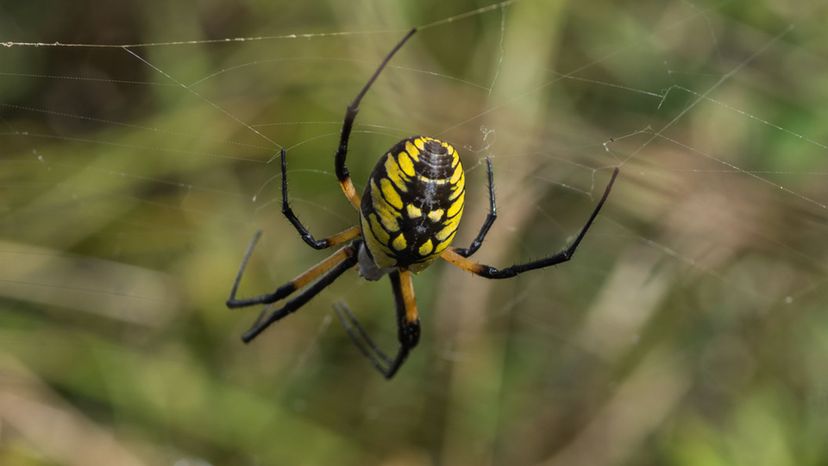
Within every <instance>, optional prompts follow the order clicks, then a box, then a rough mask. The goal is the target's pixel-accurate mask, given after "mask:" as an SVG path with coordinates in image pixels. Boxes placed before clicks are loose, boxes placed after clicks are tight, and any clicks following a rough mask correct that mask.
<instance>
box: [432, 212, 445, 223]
mask: <svg viewBox="0 0 828 466" xmlns="http://www.w3.org/2000/svg"><path fill="white" fill-rule="evenodd" d="M444 212H445V211H444V210H443V209H437V210H432V211H431V212H429V213H428V219H429V220H431V221H432V222H439V221H440V219H441V218H443V213H444Z"/></svg>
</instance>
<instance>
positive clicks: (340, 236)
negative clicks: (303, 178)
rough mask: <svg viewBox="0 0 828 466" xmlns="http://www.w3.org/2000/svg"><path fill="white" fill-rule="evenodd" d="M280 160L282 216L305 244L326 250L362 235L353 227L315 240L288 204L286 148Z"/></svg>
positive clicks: (357, 228) (358, 229) (356, 227)
mask: <svg viewBox="0 0 828 466" xmlns="http://www.w3.org/2000/svg"><path fill="white" fill-rule="evenodd" d="M280 159H281V167H282V168H281V172H282V214H284V216H285V217H286V218H287V219H288V221H289V222H290V223H291V224H292V225H293V227H294V228H296V231H298V232H299V236H301V237H302V240H304V241H305V243H307V244H308V245H309V246H310V247H312V248H314V249H325V248H329V247H331V246H335V245H337V244H342V243H344V242H346V241H349V240H352V239H354V238H356V237H358V236H359V235H360V234H361V233H362V230H361V229H360V228H359V227H358V226H353V227H351V228H348V229H347V230H345V231H341V232H339V233H337V234H335V235H333V236H329V237H327V238H322V239H316V238H314V237H313V235H312V234H311V232H310V231H308V229H307V228H306V227H305V226H304V225H302V222H301V221H300V220H299V218H298V217H297V216H296V214H295V213H293V209H291V208H290V203H289V202H288V184H287V152H286V151H285V149H284V148H282V153H281V157H280Z"/></svg>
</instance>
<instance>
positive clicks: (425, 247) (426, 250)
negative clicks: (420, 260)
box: [417, 239, 434, 257]
mask: <svg viewBox="0 0 828 466" xmlns="http://www.w3.org/2000/svg"><path fill="white" fill-rule="evenodd" d="M432 250H434V245H433V244H431V240H430V239H429V240H426V242H425V243H423V244H422V245H421V246H420V249H418V250H417V252H418V253H420V255H421V256H423V257H425V256H427V255H429V254H430V253H431V251H432Z"/></svg>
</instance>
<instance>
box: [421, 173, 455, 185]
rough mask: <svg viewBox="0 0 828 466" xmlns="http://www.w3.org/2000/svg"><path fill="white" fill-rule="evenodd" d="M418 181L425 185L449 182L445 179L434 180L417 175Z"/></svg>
mask: <svg viewBox="0 0 828 466" xmlns="http://www.w3.org/2000/svg"><path fill="white" fill-rule="evenodd" d="M417 179H418V180H420V181H422V182H423V183H434V184H446V183H448V180H447V179H445V178H444V179H434V178H429V177H427V176H423V175H417Z"/></svg>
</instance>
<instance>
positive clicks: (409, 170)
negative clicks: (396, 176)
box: [397, 152, 416, 176]
mask: <svg viewBox="0 0 828 466" xmlns="http://www.w3.org/2000/svg"><path fill="white" fill-rule="evenodd" d="M397 163H399V164H400V168H401V169H402V171H403V173H405V174H406V175H408V176H414V173H416V172H415V171H414V162H412V161H411V157H409V156H408V153H407V152H400V153H399V154H397Z"/></svg>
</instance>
